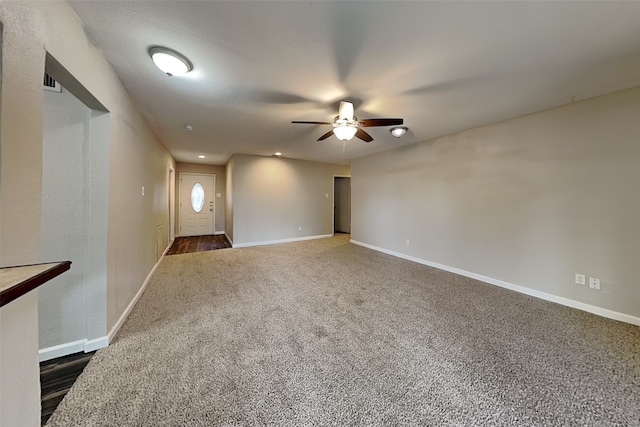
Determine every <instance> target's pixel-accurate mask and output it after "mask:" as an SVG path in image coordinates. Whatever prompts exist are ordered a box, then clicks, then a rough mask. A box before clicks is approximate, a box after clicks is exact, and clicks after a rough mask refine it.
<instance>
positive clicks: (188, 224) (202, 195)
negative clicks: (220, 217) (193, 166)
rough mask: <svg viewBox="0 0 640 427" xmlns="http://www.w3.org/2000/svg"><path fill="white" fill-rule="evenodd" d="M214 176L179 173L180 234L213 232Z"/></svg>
mask: <svg viewBox="0 0 640 427" xmlns="http://www.w3.org/2000/svg"><path fill="white" fill-rule="evenodd" d="M215 188H216V176H215V175H200V174H192V173H181V174H180V209H179V215H180V236H204V235H207V234H213V233H214V231H215V230H214V221H215V206H214V204H213V202H214V200H215Z"/></svg>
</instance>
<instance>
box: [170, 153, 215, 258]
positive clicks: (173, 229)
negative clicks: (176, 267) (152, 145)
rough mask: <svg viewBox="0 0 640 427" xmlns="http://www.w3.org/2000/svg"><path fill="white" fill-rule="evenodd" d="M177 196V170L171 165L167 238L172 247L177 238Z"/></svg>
mask: <svg viewBox="0 0 640 427" xmlns="http://www.w3.org/2000/svg"><path fill="white" fill-rule="evenodd" d="M214 182H215V181H214ZM176 194H177V191H176V170H175V168H174V167H173V166H172V165H169V235H168V236H167V239H168V242H169V243H168V245H167V246H171V244H172V243H173V241H174V240H175V238H176V201H175V197H176Z"/></svg>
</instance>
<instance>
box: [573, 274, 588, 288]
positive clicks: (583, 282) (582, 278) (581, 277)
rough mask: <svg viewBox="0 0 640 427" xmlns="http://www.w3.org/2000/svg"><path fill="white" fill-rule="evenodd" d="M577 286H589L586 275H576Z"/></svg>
mask: <svg viewBox="0 0 640 427" xmlns="http://www.w3.org/2000/svg"><path fill="white" fill-rule="evenodd" d="M576 284H577V285H583V286H584V285H586V284H587V278H586V276H585V275H584V274H577V273H576Z"/></svg>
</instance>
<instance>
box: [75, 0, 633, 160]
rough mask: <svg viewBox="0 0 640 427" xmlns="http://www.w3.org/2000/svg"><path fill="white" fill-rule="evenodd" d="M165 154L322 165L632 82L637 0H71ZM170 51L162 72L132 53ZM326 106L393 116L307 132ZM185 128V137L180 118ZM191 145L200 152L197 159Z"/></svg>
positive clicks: (327, 111) (326, 114) (328, 111)
mask: <svg viewBox="0 0 640 427" xmlns="http://www.w3.org/2000/svg"><path fill="white" fill-rule="evenodd" d="M71 5H72V7H73V8H74V10H75V11H76V13H77V14H78V16H79V17H80V19H81V20H82V21H83V22H84V24H85V26H86V30H87V32H88V33H89V34H90V35H91V36H92V37H93V38H94V39H95V41H96V42H97V44H98V45H99V46H100V48H101V49H102V51H103V52H104V55H105V56H106V58H107V60H108V61H109V62H110V63H111V64H112V65H113V68H114V69H115V71H116V73H117V74H118V76H119V77H120V79H121V80H122V83H123V84H124V86H125V87H126V88H127V90H128V91H129V93H130V94H131V96H132V98H133V99H134V101H135V102H136V104H137V106H138V107H139V109H140V111H141V112H142V113H143V114H144V115H145V116H146V117H147V118H148V119H149V122H150V123H151V125H152V127H153V129H154V131H155V132H156V133H157V135H158V137H159V138H160V139H161V140H162V141H163V142H164V144H165V145H166V146H167V148H168V149H169V151H171V153H172V155H173V156H174V157H175V158H176V160H178V161H184V162H194V163H198V162H200V163H210V164H225V163H226V162H227V160H228V158H229V157H230V156H231V155H232V154H234V153H241V154H256V155H272V154H273V153H274V152H276V151H281V152H282V153H283V154H284V155H285V156H286V157H290V158H297V159H305V160H315V161H321V162H330V163H348V162H349V160H350V159H353V158H357V157H361V156H365V155H368V154H373V153H377V152H380V151H384V150H389V149H392V148H395V147H398V146H402V145H406V144H412V143H416V142H421V141H425V140H429V139H431V138H434V137H437V136H441V135H445V134H449V133H452V132H456V131H460V130H464V129H469V128H472V127H475V126H478V125H482V124H487V123H493V122H497V121H500V120H504V119H507V118H511V117H516V116H521V115H523V114H527V113H531V112H535V111H539V110H543V109H546V108H550V107H554V106H557V105H562V104H566V103H570V102H572V101H576V100H582V99H585V98H589V97H593V96H596V95H600V94H604V93H608V92H613V91H616V90H620V89H625V88H629V87H634V86H638V85H640V2H621V3H613V2H569V1H566V2H565V1H561V2H399V1H391V2H356V1H352V2H327V1H304V2H303V1H299V2H274V1H263V2H246V1H230V2H221V1H208V2H207V1H204V2H202V1H201V2H187V1H154V2H143V1H124V2H120V1H117V2H116V1H86V2H85V1H71ZM151 45H163V46H167V47H170V48H172V49H175V50H177V51H179V52H181V53H182V54H184V55H186V56H187V57H188V58H189V59H190V60H191V61H192V62H193V64H194V70H193V71H192V72H191V73H189V74H187V75H185V76H181V77H168V76H167V75H165V74H163V73H162V72H161V71H160V70H158V69H157V68H156V67H155V66H154V65H153V63H152V61H151V59H150V57H149V55H148V54H147V49H148V48H149V46H151ZM340 100H351V101H353V102H354V104H355V107H356V110H355V114H356V116H358V118H361V119H365V118H375V117H402V118H404V120H405V125H406V126H407V127H408V128H409V132H408V133H407V134H406V135H405V136H404V137H403V138H401V139H396V138H394V137H393V136H392V135H391V134H390V133H389V131H388V128H386V127H372V128H367V129H366V130H367V131H368V132H369V133H370V134H371V136H373V138H374V141H373V142H371V143H369V144H367V143H365V142H363V141H360V140H358V139H355V138H354V139H353V140H351V141H348V142H347V143H346V144H343V143H342V142H340V141H338V140H337V139H336V138H335V137H330V138H328V139H327V140H325V141H323V142H316V139H317V138H318V137H320V136H321V135H322V134H324V133H325V132H327V131H328V130H330V129H331V128H330V127H329V126H321V125H301V124H291V121H292V120H312V121H331V120H332V119H333V117H334V116H335V115H336V114H337V109H338V103H339V101H340ZM187 124H190V125H192V126H193V128H194V129H193V131H187V130H186V129H185V125H187ZM199 154H204V155H205V156H206V159H205V160H204V161H203V160H200V159H198V157H197V156H198V155H199Z"/></svg>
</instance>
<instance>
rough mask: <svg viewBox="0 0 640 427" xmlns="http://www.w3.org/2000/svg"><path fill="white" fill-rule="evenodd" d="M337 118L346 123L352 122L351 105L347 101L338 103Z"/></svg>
mask: <svg viewBox="0 0 640 427" xmlns="http://www.w3.org/2000/svg"><path fill="white" fill-rule="evenodd" d="M338 117H340V118H341V119H345V120H348V121H352V120H353V104H352V103H351V102H349V101H340V108H338Z"/></svg>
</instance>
